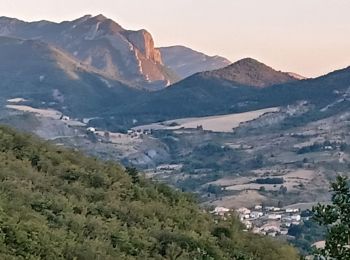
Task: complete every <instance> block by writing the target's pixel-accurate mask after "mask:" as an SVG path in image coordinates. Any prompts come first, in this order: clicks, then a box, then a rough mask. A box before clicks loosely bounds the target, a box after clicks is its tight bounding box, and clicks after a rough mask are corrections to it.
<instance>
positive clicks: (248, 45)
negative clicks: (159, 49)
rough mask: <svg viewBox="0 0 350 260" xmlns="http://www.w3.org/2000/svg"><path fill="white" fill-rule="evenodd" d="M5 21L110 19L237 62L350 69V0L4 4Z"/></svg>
mask: <svg viewBox="0 0 350 260" xmlns="http://www.w3.org/2000/svg"><path fill="white" fill-rule="evenodd" d="M0 6H1V8H0V16H10V17H16V18H19V19H23V20H27V21H33V20H42V19H45V20H52V21H57V22H59V21H63V20H73V19H75V18H78V17H80V16H83V15H85V14H93V15H97V14H100V13H102V14H104V15H105V16H107V17H109V18H112V19H113V20H115V21H116V22H118V23H119V24H120V25H122V26H123V27H124V28H126V29H142V28H144V29H147V30H148V31H149V32H150V33H152V35H153V37H154V40H155V43H156V45H157V46H168V45H176V44H180V45H185V46H188V47H191V48H193V49H196V50H199V51H202V52H205V53H207V54H209V55H216V54H217V55H221V56H224V57H226V58H228V59H230V60H231V61H236V60H238V59H240V58H244V57H252V58H256V59H258V60H260V61H262V62H264V63H266V64H268V65H270V66H272V67H274V68H276V69H278V70H283V71H292V72H296V73H299V74H302V75H304V76H308V77H315V76H319V75H322V74H325V73H327V72H330V71H332V70H335V69H340V68H344V67H347V66H350V0H147V1H146V0H69V1H66V0H56V1H52V0H0Z"/></svg>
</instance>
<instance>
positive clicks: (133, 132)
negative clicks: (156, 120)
mask: <svg viewBox="0 0 350 260" xmlns="http://www.w3.org/2000/svg"><path fill="white" fill-rule="evenodd" d="M151 134H152V130H150V129H143V130H141V129H137V130H135V129H130V130H128V132H127V135H128V136H130V137H131V138H140V137H142V136H143V135H151Z"/></svg>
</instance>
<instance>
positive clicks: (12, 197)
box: [0, 127, 297, 260]
mask: <svg viewBox="0 0 350 260" xmlns="http://www.w3.org/2000/svg"><path fill="white" fill-rule="evenodd" d="M0 169H1V170H0V259H84V260H86V259H269V260H272V259H297V253H296V251H295V250H294V249H293V248H292V247H290V246H288V245H286V244H282V243H280V242H277V241H275V240H272V239H268V238H264V237H258V236H255V235H253V234H249V233H244V232H242V231H241V225H240V223H239V221H238V220H236V219H235V218H232V219H228V220H226V221H224V220H220V219H216V220H215V219H214V218H213V217H212V216H210V215H209V214H207V213H205V212H203V211H202V210H200V209H199V208H198V206H197V205H196V204H195V203H194V202H193V199H192V198H191V196H189V195H186V194H184V193H180V192H176V191H174V190H172V189H171V188H169V187H167V186H165V185H162V184H154V183H152V182H150V181H148V180H146V179H144V178H143V177H142V176H140V175H139V174H138V173H137V172H135V170H134V169H130V168H129V169H126V170H124V169H122V168H121V167H119V166H118V165H115V164H113V163H109V162H100V161H97V160H96V159H93V158H89V157H85V156H82V155H80V154H79V153H76V152H73V151H67V150H64V149H62V148H59V147H55V146H51V145H50V144H47V143H44V142H42V141H40V140H37V139H35V138H32V137H29V136H27V135H24V134H18V133H15V132H13V131H12V130H9V129H7V128H4V127H1V128H0Z"/></svg>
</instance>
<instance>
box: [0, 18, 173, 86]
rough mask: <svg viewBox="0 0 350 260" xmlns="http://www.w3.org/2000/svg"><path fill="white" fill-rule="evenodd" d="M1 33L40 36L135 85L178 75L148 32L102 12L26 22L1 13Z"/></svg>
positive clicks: (156, 82)
mask: <svg viewBox="0 0 350 260" xmlns="http://www.w3.org/2000/svg"><path fill="white" fill-rule="evenodd" d="M0 36H9V37H15V38H23V39H40V40H41V41H44V42H47V43H49V44H51V45H54V46H56V47H58V48H61V49H63V50H65V51H66V52H68V53H70V54H71V55H73V56H74V57H75V58H76V59H78V60H79V61H80V62H82V63H84V64H87V65H89V66H91V67H93V68H95V69H98V70H99V71H102V72H103V73H104V75H106V76H108V77H109V78H110V79H113V80H120V81H124V82H127V83H128V84H130V85H132V86H136V87H144V86H146V87H145V88H148V89H151V90H152V89H159V88H162V87H164V86H166V85H169V84H170V83H171V82H173V81H175V80H176V79H177V78H176V76H175V74H174V73H172V72H171V71H169V70H168V69H167V68H166V67H165V66H164V65H163V61H162V58H161V54H160V51H159V50H158V49H156V48H154V41H153V38H152V35H151V34H150V33H149V32H147V31H146V30H139V31H130V30H126V29H124V28H123V27H121V26H120V25H119V24H117V23H116V22H114V21H113V20H111V19H108V18H106V17H104V16H103V15H98V16H94V17H92V16H90V15H87V16H84V17H81V18H79V19H76V20H74V21H65V22H61V23H53V22H48V21H39V22H30V23H28V22H24V21H20V20H17V19H13V18H8V17H0Z"/></svg>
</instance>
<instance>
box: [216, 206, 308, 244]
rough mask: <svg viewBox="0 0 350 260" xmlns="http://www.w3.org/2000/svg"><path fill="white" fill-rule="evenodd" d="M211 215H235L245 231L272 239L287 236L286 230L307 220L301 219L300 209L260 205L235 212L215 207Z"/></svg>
mask: <svg viewBox="0 0 350 260" xmlns="http://www.w3.org/2000/svg"><path fill="white" fill-rule="evenodd" d="M211 213H212V214H214V215H217V216H220V217H225V216H231V215H233V214H236V215H237V216H238V217H239V219H240V221H241V222H242V224H244V226H245V228H246V230H249V231H251V232H253V233H255V234H260V235H268V236H272V237H276V236H286V235H288V229H289V228H290V227H291V226H292V225H300V224H301V223H302V221H303V220H308V218H309V217H305V219H304V218H302V216H301V211H300V209H296V208H279V207H268V206H266V207H265V206H262V205H256V206H255V207H254V208H252V209H248V208H244V207H242V208H238V209H236V210H232V209H229V208H225V207H216V208H215V209H214V210H213V211H211Z"/></svg>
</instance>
